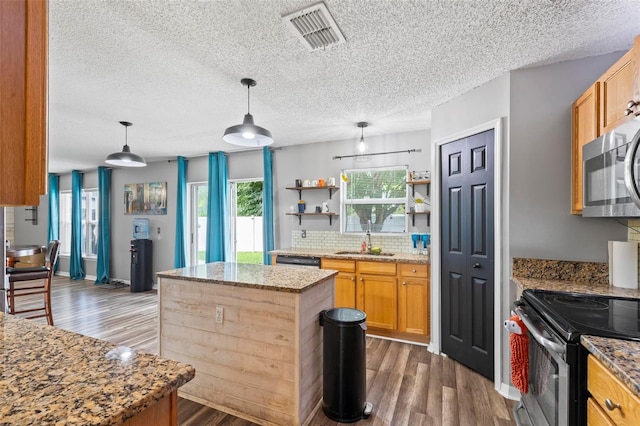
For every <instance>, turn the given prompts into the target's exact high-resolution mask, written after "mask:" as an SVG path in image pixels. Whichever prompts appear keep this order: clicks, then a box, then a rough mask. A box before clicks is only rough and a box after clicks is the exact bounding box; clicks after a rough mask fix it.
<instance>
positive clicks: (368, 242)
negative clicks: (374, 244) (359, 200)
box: [367, 219, 371, 253]
mask: <svg viewBox="0 0 640 426" xmlns="http://www.w3.org/2000/svg"><path fill="white" fill-rule="evenodd" d="M367 253H371V219H369V221H368V224H367Z"/></svg>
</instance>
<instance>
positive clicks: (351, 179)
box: [340, 166, 407, 233]
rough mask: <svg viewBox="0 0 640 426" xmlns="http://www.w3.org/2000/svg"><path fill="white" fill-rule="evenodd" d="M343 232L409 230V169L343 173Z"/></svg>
mask: <svg viewBox="0 0 640 426" xmlns="http://www.w3.org/2000/svg"><path fill="white" fill-rule="evenodd" d="M342 176H343V178H342V182H341V185H342V188H341V191H340V192H341V194H340V197H341V210H342V213H341V215H340V218H341V224H342V232H357V233H361V232H366V231H367V229H368V227H369V223H371V232H375V233H394V232H395V233H397V232H406V229H407V215H406V214H405V213H406V209H407V166H397V167H385V168H376V169H355V170H344V171H343V172H342Z"/></svg>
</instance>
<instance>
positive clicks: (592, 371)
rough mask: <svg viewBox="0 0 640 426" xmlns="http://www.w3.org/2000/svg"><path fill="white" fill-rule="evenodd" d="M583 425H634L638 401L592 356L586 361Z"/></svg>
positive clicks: (637, 420)
mask: <svg viewBox="0 0 640 426" xmlns="http://www.w3.org/2000/svg"><path fill="white" fill-rule="evenodd" d="M587 389H588V390H589V393H590V394H591V397H590V398H589V401H588V404H587V424H588V425H589V426H592V425H638V424H640V398H638V397H636V396H635V395H633V394H632V393H631V391H630V390H629V389H628V388H627V386H626V385H625V384H624V383H622V381H621V380H620V379H618V378H617V377H616V376H614V375H613V373H611V372H610V371H609V369H607V368H606V367H605V366H604V365H603V364H602V363H601V362H600V361H598V360H597V359H596V358H595V357H594V356H593V355H589V358H588V360H587Z"/></svg>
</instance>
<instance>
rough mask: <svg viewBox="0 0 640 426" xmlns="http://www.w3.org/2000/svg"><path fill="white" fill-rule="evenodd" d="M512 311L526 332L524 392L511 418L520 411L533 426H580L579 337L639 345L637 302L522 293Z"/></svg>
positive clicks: (582, 372)
mask: <svg viewBox="0 0 640 426" xmlns="http://www.w3.org/2000/svg"><path fill="white" fill-rule="evenodd" d="M513 309H514V311H515V312H516V313H517V314H518V316H520V318H521V319H522V320H523V322H524V323H525V325H526V326H527V328H528V329H529V392H528V393H526V394H523V395H522V399H521V403H520V404H519V405H518V406H517V407H516V410H515V412H514V414H516V418H517V419H518V418H521V416H519V414H520V413H519V411H520V410H521V409H524V412H525V413H526V417H527V418H528V421H529V422H530V424H533V425H536V426H538V425H560V426H562V425H571V426H574V425H586V423H587V422H586V416H587V410H586V404H587V396H588V395H587V364H586V359H587V355H588V353H587V350H586V349H585V348H584V347H583V346H582V345H581V344H580V336H581V335H582V334H588V335H593V336H603V337H611V338H617V339H631V340H638V341H640V300H639V299H630V298H621V297H611V296H599V295H592V294H578V293H565V292H555V291H546V290H525V291H524V292H523V293H522V297H521V298H520V299H519V300H517V301H516V302H515V303H514V305H513ZM517 421H518V420H517ZM523 423H526V421H524V422H523Z"/></svg>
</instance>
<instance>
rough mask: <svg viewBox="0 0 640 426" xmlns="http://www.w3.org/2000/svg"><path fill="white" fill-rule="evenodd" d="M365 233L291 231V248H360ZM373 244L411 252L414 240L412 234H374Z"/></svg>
mask: <svg viewBox="0 0 640 426" xmlns="http://www.w3.org/2000/svg"><path fill="white" fill-rule="evenodd" d="M363 236H364V234H362V233H360V234H341V233H340V232H333V231H306V238H302V232H301V231H299V230H296V231H291V248H299V249H302V248H304V249H319V250H360V244H361V243H362V237H363ZM371 245H372V246H373V247H381V248H382V251H386V252H395V253H411V251H412V250H413V242H412V241H411V234H407V235H382V234H372V235H371Z"/></svg>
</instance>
